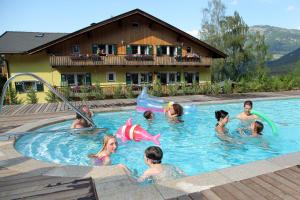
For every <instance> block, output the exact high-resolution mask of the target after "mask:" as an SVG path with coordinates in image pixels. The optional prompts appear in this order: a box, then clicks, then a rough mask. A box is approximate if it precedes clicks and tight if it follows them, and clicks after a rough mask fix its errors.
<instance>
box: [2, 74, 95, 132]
mask: <svg viewBox="0 0 300 200" xmlns="http://www.w3.org/2000/svg"><path fill="white" fill-rule="evenodd" d="M23 75H25V76H32V77H34V78H36V79H37V80H39V81H41V82H43V83H44V84H45V85H46V86H47V87H48V88H49V90H51V92H53V93H54V94H55V95H56V96H58V97H59V98H60V99H61V100H62V101H63V102H64V103H66V104H67V105H68V106H69V107H70V108H71V109H73V110H74V111H75V112H76V113H78V114H79V115H80V116H81V117H82V118H83V119H85V120H86V121H88V122H89V123H90V124H91V125H92V127H93V128H96V125H95V123H94V122H93V120H92V119H90V118H89V117H86V116H85V114H83V113H82V112H81V111H80V110H79V109H77V108H76V107H75V106H73V105H72V104H71V103H70V102H69V101H68V100H67V99H66V98H65V97H64V96H62V95H60V94H59V93H58V92H57V91H56V90H55V89H54V88H53V87H52V86H51V85H50V83H48V82H47V81H45V80H44V79H42V78H40V77H38V76H37V75H35V74H33V73H29V72H25V73H18V74H15V75H14V76H12V77H10V78H9V79H8V80H7V81H6V82H5V84H4V87H3V90H2V95H1V102H0V113H1V112H2V107H3V103H4V98H5V95H6V91H7V88H8V85H9V83H10V82H11V81H12V80H13V79H15V78H16V77H18V76H23Z"/></svg>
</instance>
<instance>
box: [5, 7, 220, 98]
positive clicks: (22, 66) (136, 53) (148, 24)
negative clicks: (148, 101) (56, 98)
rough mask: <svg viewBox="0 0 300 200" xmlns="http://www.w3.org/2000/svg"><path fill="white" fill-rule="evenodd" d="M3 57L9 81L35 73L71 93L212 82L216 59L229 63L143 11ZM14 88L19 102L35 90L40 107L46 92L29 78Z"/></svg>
mask: <svg viewBox="0 0 300 200" xmlns="http://www.w3.org/2000/svg"><path fill="white" fill-rule="evenodd" d="M40 36H41V37H43V35H42V33H41V35H40ZM0 39H1V38H0ZM0 47H1V43H0ZM0 53H1V54H5V58H6V63H7V71H8V74H7V75H8V76H12V75H14V74H16V73H20V72H33V73H35V74H37V75H38V76H40V77H41V78H43V79H45V80H46V81H48V82H50V83H51V84H52V85H54V86H70V87H72V86H80V85H95V84H100V85H101V86H108V85H109V86H110V85H119V84H122V85H129V84H134V85H142V84H152V83H153V82H155V81H160V83H161V84H175V83H183V82H187V83H195V82H196V83H203V82H210V81H211V68H210V66H211V64H212V59H213V58H225V57H226V55H225V54H224V53H223V52H221V51H219V50H217V49H215V48H213V47H212V46H210V45H208V44H206V43H204V42H202V41H200V40H198V39H197V38H195V37H193V36H191V35H189V34H187V33H185V32H183V31H181V30H179V29H178V28H176V27H174V26H171V25H170V24H168V23H166V22H163V21H161V20H159V19H158V18H156V17H154V16H152V15H150V14H148V13H145V12H144V11H142V10H139V9H136V10H132V11H129V12H127V13H124V14H121V15H119V16H116V17H113V18H110V19H108V20H105V21H102V22H100V23H94V24H91V25H90V26H89V27H86V28H83V29H81V30H78V31H76V32H73V33H70V34H65V35H63V36H61V37H58V38H56V39H54V40H52V41H50V42H46V43H44V44H42V45H38V46H36V47H34V48H31V49H28V50H26V51H24V52H17V53H16V52H13V53H12V52H3V51H2V52H1V48H0ZM14 85H15V87H16V89H17V91H18V92H19V95H21V96H22V95H24V94H25V93H26V91H27V88H28V87H29V86H30V87H34V88H35V89H36V90H37V91H38V95H39V99H40V101H41V102H42V101H43V99H44V96H45V91H47V90H48V89H47V88H44V87H43V85H42V83H39V82H38V81H35V80H33V78H31V77H19V78H18V79H16V81H15V83H14Z"/></svg>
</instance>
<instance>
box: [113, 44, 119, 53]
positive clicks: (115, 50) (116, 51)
mask: <svg viewBox="0 0 300 200" xmlns="http://www.w3.org/2000/svg"><path fill="white" fill-rule="evenodd" d="M117 53H118V48H117V45H116V44H114V45H113V54H114V55H117Z"/></svg>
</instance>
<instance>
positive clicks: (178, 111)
mask: <svg viewBox="0 0 300 200" xmlns="http://www.w3.org/2000/svg"><path fill="white" fill-rule="evenodd" d="M172 106H173V109H174V111H175V113H176V114H177V116H178V117H179V116H181V115H183V107H182V106H181V105H180V104H178V103H174V104H173V105H172Z"/></svg>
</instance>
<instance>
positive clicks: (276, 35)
mask: <svg viewBox="0 0 300 200" xmlns="http://www.w3.org/2000/svg"><path fill="white" fill-rule="evenodd" d="M250 31H251V32H257V31H258V32H260V33H262V34H263V35H264V36H265V38H266V43H267V44H268V46H269V51H270V53H271V54H273V55H274V58H278V57H281V56H283V55H286V54H288V53H290V52H292V51H294V50H296V49H298V48H299V47H300V30H297V29H286V28H279V27H274V26H268V25H257V26H252V27H250Z"/></svg>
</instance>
